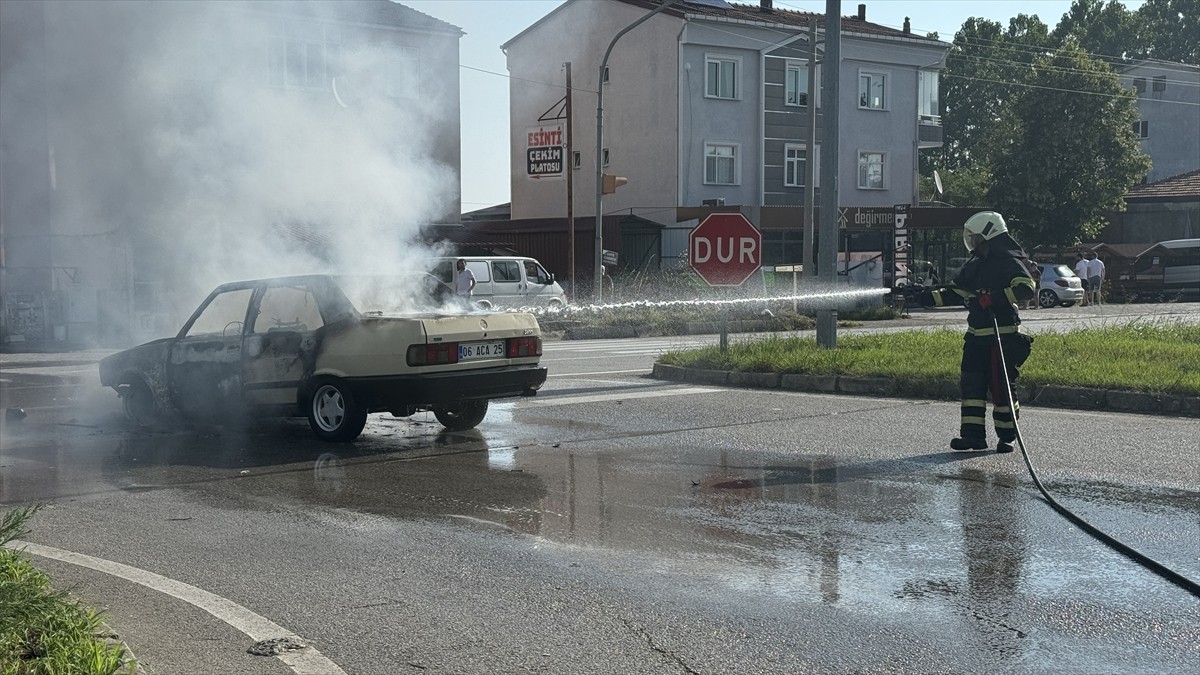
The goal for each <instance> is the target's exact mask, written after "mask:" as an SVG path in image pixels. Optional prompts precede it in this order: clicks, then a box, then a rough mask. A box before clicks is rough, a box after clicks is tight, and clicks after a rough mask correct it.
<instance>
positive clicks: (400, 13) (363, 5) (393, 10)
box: [253, 0, 465, 36]
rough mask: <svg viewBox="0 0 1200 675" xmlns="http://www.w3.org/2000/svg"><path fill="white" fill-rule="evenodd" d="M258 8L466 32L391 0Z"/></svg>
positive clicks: (315, 0)
mask: <svg viewBox="0 0 1200 675" xmlns="http://www.w3.org/2000/svg"><path fill="white" fill-rule="evenodd" d="M253 8H254V9H256V10H259V11H266V12H277V13H287V14H295V15H298V16H305V17H313V18H328V19H331V20H335V21H358V22H361V23H368V24H374V25H378V26H392V27H403V28H414V29H418V30H423V31H436V32H447V33H456V34H458V35H460V36H461V35H464V34H465V33H464V31H463V29H461V28H459V27H458V26H455V25H454V24H451V23H447V22H445V21H442V20H441V19H435V18H433V17H432V16H429V15H428V14H425V13H424V12H418V11H417V10H415V9H413V8H412V7H407V6H405V5H402V4H400V3H398V2H393V1H392V0H356V1H355V2H344V1H342V0H305V1H304V2H298V1H295V0H292V1H287V2H261V3H255V4H254V5H253Z"/></svg>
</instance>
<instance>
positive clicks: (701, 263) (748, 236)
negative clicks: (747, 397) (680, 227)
mask: <svg viewBox="0 0 1200 675" xmlns="http://www.w3.org/2000/svg"><path fill="white" fill-rule="evenodd" d="M688 262H689V263H690V264H691V266H692V269H694V270H696V274H699V275H700V278H701V279H704V280H705V281H706V282H708V285H709V286H741V285H742V283H744V282H745V281H746V279H749V278H750V276H751V275H753V274H754V273H755V272H756V271H758V269H759V267H760V266H761V265H762V232H759V231H758V228H757V227H755V226H754V224H753V223H751V222H750V221H749V220H748V219H747V218H746V216H743V215H742V214H740V213H710V214H708V216H706V217H705V218H704V220H702V221H700V224H699V225H697V226H696V229H694V230H692V232H691V234H689V235H688ZM728 349H729V308H728V307H727V306H726V305H722V306H721V351H722V352H725V351H727V350H728Z"/></svg>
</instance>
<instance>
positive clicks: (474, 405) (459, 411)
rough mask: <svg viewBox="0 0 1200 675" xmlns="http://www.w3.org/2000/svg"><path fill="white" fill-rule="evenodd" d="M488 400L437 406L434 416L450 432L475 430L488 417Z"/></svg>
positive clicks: (434, 408)
mask: <svg viewBox="0 0 1200 675" xmlns="http://www.w3.org/2000/svg"><path fill="white" fill-rule="evenodd" d="M487 411H488V402H487V399H485V398H483V399H475V400H470V401H457V402H454V403H447V404H444V405H435V406H434V407H433V415H434V417H437V421H438V422H441V423H442V426H444V427H446V428H447V429H449V430H450V431H466V430H467V429H474V428H475V427H476V426H477V425H478V424H479V423H480V422H482V421H483V418H484V417H485V416H487Z"/></svg>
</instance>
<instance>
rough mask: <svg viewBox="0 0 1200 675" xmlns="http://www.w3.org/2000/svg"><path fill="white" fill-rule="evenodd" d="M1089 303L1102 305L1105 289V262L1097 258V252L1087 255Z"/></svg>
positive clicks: (1089, 252) (1090, 252)
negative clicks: (1101, 294) (1101, 297)
mask: <svg viewBox="0 0 1200 675" xmlns="http://www.w3.org/2000/svg"><path fill="white" fill-rule="evenodd" d="M1087 275H1088V294H1089V295H1090V296H1091V297H1090V298H1088V303H1090V304H1095V305H1099V304H1100V291H1101V290H1102V289H1103V288H1104V261H1103V260H1101V259H1099V258H1097V257H1096V252H1095V251H1088V254H1087Z"/></svg>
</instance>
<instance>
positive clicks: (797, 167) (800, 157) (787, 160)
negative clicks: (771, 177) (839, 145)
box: [783, 143, 821, 187]
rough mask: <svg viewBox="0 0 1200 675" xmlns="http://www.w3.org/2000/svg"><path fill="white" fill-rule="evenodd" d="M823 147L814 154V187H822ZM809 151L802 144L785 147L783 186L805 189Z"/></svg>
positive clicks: (818, 148) (819, 147) (791, 144)
mask: <svg viewBox="0 0 1200 675" xmlns="http://www.w3.org/2000/svg"><path fill="white" fill-rule="evenodd" d="M820 161H821V146H819V145H818V146H817V149H816V151H815V152H814V153H813V162H815V163H814V164H813V187H819V186H820V185H821V166H820ZM807 162H808V150H807V148H805V146H804V144H802V143H788V144H787V145H785V146H783V184H784V185H785V186H787V187H804V175H805V168H806V167H805V164H806V163H807Z"/></svg>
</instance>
